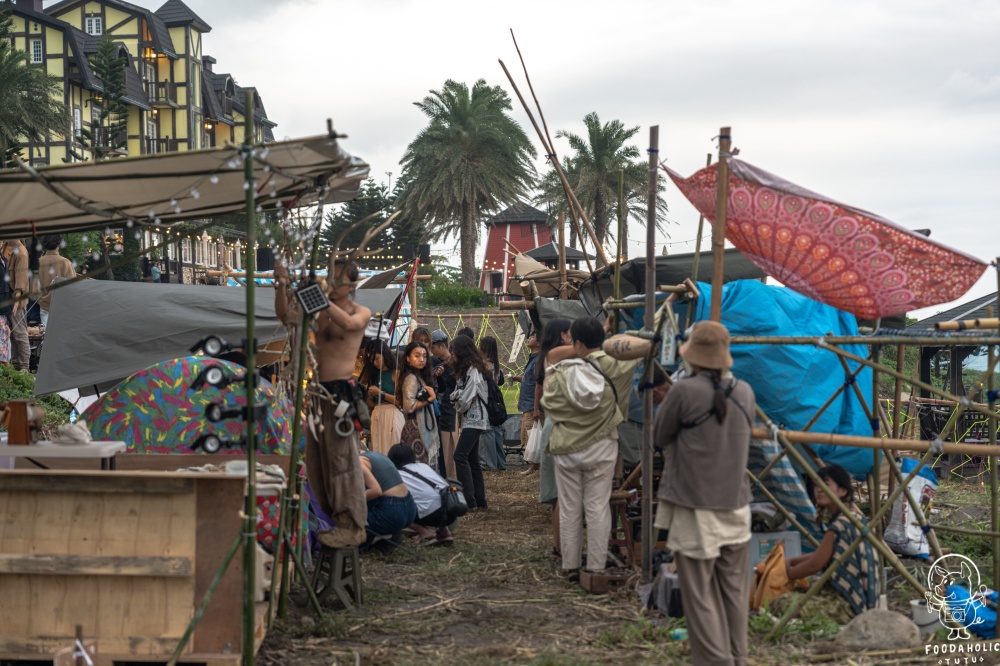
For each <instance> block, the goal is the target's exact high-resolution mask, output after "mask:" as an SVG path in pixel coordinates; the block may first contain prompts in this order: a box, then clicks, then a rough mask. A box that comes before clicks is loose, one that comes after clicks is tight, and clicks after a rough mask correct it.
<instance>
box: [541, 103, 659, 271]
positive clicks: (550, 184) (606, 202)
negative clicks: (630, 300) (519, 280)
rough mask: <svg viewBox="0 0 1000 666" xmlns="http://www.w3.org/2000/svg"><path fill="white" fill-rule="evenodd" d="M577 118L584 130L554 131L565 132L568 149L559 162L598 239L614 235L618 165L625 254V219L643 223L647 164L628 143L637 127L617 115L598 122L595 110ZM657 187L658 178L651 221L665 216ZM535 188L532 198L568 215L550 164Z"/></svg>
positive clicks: (644, 220) (556, 211)
mask: <svg viewBox="0 0 1000 666" xmlns="http://www.w3.org/2000/svg"><path fill="white" fill-rule="evenodd" d="M583 124H584V126H585V128H586V130H587V132H586V135H585V136H580V135H577V134H573V133H572V132H567V131H564V130H560V131H558V132H556V137H557V138H565V139H566V140H567V141H568V142H569V145H570V148H571V149H572V150H573V154H572V155H569V156H567V157H565V158H563V161H562V168H563V171H564V172H565V174H566V179H567V180H568V181H569V184H570V186H571V187H572V188H573V192H574V193H575V194H576V197H577V199H579V200H580V205H582V206H583V209H584V211H585V212H586V213H587V217H589V218H590V221H591V223H592V224H593V226H594V232H595V233H596V234H597V238H598V241H599V242H600V243H601V244H604V242H605V241H606V240H608V239H609V238H614V237H616V236H617V233H615V231H616V230H617V220H618V172H619V171H622V175H623V190H624V199H625V225H624V229H625V232H626V233H625V235H624V236H625V237H623V238H622V239H620V240H621V246H622V250H623V254H624V255H625V256H627V248H628V237H627V234H628V222H629V221H630V220H635V221H637V222H639V224H641V225H643V226H645V223H646V191H647V187H648V186H647V180H648V173H649V167H648V164H647V163H646V162H645V161H644V160H641V159H639V157H640V152H639V149H638V148H637V147H636V146H634V145H631V144H629V141H630V140H631V139H632V138H633V137H635V135H636V134H637V133H638V132H639V127H638V126H635V127H630V128H626V127H625V126H624V125H623V124H622V123H621V121H619V120H612V121H610V122H608V123H601V119H600V117H599V116H598V115H597V113H589V114H587V116H586V117H584V119H583ZM663 189H664V187H663V185H662V183H661V187H660V190H661V194H659V195H658V197H657V202H656V219H657V227H659V226H660V225H661V224H662V223H663V222H665V221H666V214H667V203H666V200H665V199H664V198H663V195H662V190H663ZM540 190H541V194H540V195H539V196H538V197H537V198H536V199H535V202H536V203H538V204H543V205H545V206H547V207H548V208H549V209H550V210H551V211H552V212H553V213H559V212H565V213H567V217H568V212H569V207H568V204H567V201H566V195H565V192H564V190H563V187H562V181H560V179H559V176H558V174H557V173H556V170H555V169H553V168H550V169H549V170H548V171H547V172H546V173H545V176H544V177H543V178H542V183H541V186H540ZM612 254H613V253H612Z"/></svg>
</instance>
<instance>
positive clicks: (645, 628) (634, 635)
mask: <svg viewBox="0 0 1000 666" xmlns="http://www.w3.org/2000/svg"><path fill="white" fill-rule="evenodd" d="M686 626H687V623H686V622H685V620H684V618H679V619H678V618H665V619H664V620H663V621H656V622H654V621H652V620H650V619H649V618H645V617H642V618H639V620H638V622H629V623H624V624H622V625H619V626H618V627H616V628H614V629H612V630H610V631H605V632H602V633H601V634H600V635H599V636H598V637H597V641H596V646H597V647H600V648H604V649H628V648H636V647H641V648H645V649H646V650H650V651H652V652H653V653H655V654H656V655H657V656H659V657H661V658H662V659H669V658H670V655H669V654H668V652H666V651H665V650H667V651H669V649H670V648H671V647H672V645H676V643H677V641H675V639H674V638H673V636H671V632H672V631H674V630H675V629H682V628H685V627H686Z"/></svg>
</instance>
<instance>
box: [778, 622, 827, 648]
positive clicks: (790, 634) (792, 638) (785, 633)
mask: <svg viewBox="0 0 1000 666" xmlns="http://www.w3.org/2000/svg"><path fill="white" fill-rule="evenodd" d="M840 629H841V626H840V625H839V624H837V623H836V622H834V621H833V620H828V619H827V618H825V617H807V618H802V617H799V618H796V619H794V620H792V621H791V622H789V623H788V624H786V625H785V626H784V627H782V628H781V629H780V630H779V631H778V633H777V634H775V636H774V640H776V641H781V642H782V643H794V644H803V643H812V642H813V641H821V640H825V639H829V638H833V637H834V636H836V635H837V634H838V633H840Z"/></svg>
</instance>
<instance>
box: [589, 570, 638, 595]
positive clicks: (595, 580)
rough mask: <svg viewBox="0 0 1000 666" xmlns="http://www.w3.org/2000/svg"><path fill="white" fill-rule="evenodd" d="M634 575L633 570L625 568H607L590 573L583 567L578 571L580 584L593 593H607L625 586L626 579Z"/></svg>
mask: <svg viewBox="0 0 1000 666" xmlns="http://www.w3.org/2000/svg"><path fill="white" fill-rule="evenodd" d="M634 575H635V572H634V571H629V570H627V569H607V570H605V571H602V572H600V573H591V572H590V571H587V570H586V569H583V570H582V571H580V586H581V587H583V589H585V590H587V591H588V592H591V593H593V594H607V593H608V592H611V591H612V590H617V589H618V588H621V587H625V584H626V583H627V582H628V579H629V578H631V577H632V576H634Z"/></svg>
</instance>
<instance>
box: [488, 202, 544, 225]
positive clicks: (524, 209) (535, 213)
mask: <svg viewBox="0 0 1000 666" xmlns="http://www.w3.org/2000/svg"><path fill="white" fill-rule="evenodd" d="M548 219H549V216H548V214H547V213H544V212H542V211H540V210H538V209H537V208H534V207H532V206H529V205H528V204H526V203H516V204H514V205H513V206H511V207H509V208H507V209H506V210H504V211H502V212H500V213H497V214H496V215H494V216H493V217H491V218H490V219H488V220H486V226H487V227H489V226H493V225H494V224H525V223H532V222H533V223H535V224H545V223H546V222H547V221H548Z"/></svg>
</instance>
